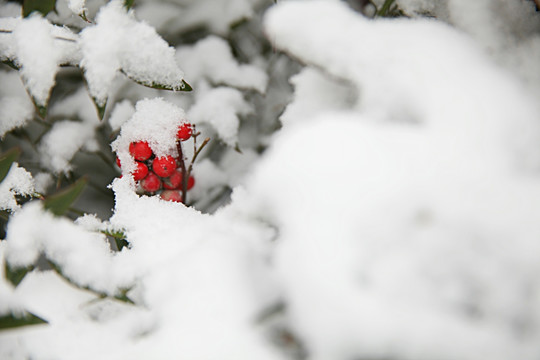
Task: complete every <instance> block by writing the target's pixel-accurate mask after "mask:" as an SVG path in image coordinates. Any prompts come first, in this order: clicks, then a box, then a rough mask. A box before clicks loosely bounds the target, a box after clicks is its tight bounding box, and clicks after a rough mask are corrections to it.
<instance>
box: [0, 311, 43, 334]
mask: <svg viewBox="0 0 540 360" xmlns="http://www.w3.org/2000/svg"><path fill="white" fill-rule="evenodd" d="M39 324H48V322H47V320H44V319H42V318H40V317H39V316H37V315H35V314H32V313H31V312H27V311H25V312H24V313H23V314H20V315H19V314H17V315H15V314H13V313H11V314H7V315H0V330H5V329H12V328H16V327H21V326H28V325H39Z"/></svg>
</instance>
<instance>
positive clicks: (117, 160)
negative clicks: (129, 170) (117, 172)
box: [116, 158, 122, 168]
mask: <svg viewBox="0 0 540 360" xmlns="http://www.w3.org/2000/svg"><path fill="white" fill-rule="evenodd" d="M116 166H118V167H119V168H121V167H122V164H120V159H119V158H116Z"/></svg>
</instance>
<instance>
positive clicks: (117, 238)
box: [101, 230, 129, 251]
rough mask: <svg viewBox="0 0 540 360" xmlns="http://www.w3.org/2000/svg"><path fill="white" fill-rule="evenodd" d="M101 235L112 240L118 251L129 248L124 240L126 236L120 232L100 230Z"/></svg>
mask: <svg viewBox="0 0 540 360" xmlns="http://www.w3.org/2000/svg"><path fill="white" fill-rule="evenodd" d="M101 233H102V234H105V235H107V236H110V237H112V238H113V239H114V242H115V243H116V248H117V249H118V251H121V250H122V249H123V248H124V247H127V246H129V242H128V241H127V240H126V234H124V232H122V231H110V230H101Z"/></svg>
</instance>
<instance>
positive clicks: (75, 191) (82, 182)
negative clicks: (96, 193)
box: [44, 177, 88, 216]
mask: <svg viewBox="0 0 540 360" xmlns="http://www.w3.org/2000/svg"><path fill="white" fill-rule="evenodd" d="M87 182H88V181H87V179H86V178H85V177H83V178H80V179H79V180H77V181H76V182H75V183H74V184H73V185H71V186H69V187H68V188H67V189H64V190H62V191H60V192H58V193H56V194H54V195H51V196H49V197H47V198H46V199H45V201H44V206H45V209H47V210H50V211H51V212H52V213H53V214H55V215H58V216H60V215H63V214H65V213H66V211H68V209H69V208H70V206H71V204H73V203H74V202H75V200H77V198H78V197H79V195H80V194H81V192H82V191H83V190H84V187H85V186H86V183H87Z"/></svg>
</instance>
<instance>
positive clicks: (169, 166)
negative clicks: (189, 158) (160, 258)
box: [152, 155, 176, 178]
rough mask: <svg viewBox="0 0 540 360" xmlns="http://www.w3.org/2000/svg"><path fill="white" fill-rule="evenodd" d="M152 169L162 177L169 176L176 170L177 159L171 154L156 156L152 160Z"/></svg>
mask: <svg viewBox="0 0 540 360" xmlns="http://www.w3.org/2000/svg"><path fill="white" fill-rule="evenodd" d="M152 170H154V172H155V173H156V175H158V176H161V177H162V178H166V177H169V176H171V175H172V173H173V172H174V170H176V160H174V158H173V157H172V156H170V155H167V156H163V157H160V158H155V159H154V161H153V162H152Z"/></svg>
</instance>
